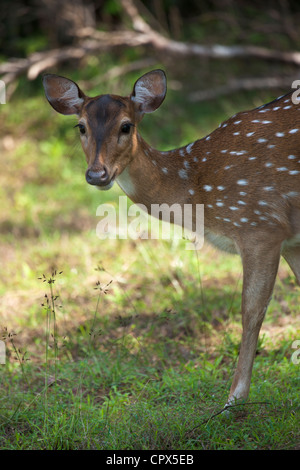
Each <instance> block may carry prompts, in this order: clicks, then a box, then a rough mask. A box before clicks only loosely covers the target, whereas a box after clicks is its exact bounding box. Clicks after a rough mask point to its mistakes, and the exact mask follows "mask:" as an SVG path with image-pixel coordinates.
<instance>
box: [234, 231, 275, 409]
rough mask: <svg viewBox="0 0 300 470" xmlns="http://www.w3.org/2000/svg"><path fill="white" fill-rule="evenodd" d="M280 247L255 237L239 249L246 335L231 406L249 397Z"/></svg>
mask: <svg viewBox="0 0 300 470" xmlns="http://www.w3.org/2000/svg"><path fill="white" fill-rule="evenodd" d="M241 245H242V244H241ZM280 247H281V241H280V242H279V241H276V242H275V243H274V241H272V240H270V238H268V236H266V238H264V239H263V240H260V241H257V239H256V238H255V239H254V240H252V243H251V240H249V239H247V248H246V249H243V246H242V247H240V248H241V255H242V263H243V293H242V325H243V334H242V343H241V348H240V353H239V359H238V365H237V369H236V371H235V374H234V378H233V382H232V385H231V389H230V394H229V399H228V404H233V403H234V402H235V401H236V400H240V399H247V397H248V395H249V389H250V382H251V374H252V367H253V362H254V358H255V353H256V347H257V340H258V335H259V331H260V328H261V325H262V322H263V319H264V316H265V313H266V310H267V307H268V303H269V301H270V299H271V296H272V291H273V287H274V283H275V278H276V274H277V270H278V264H279V259H280Z"/></svg>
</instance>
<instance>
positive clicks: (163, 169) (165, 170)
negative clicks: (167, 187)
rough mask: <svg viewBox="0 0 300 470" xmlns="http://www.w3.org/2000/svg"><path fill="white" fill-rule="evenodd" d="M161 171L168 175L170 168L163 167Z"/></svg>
mask: <svg viewBox="0 0 300 470" xmlns="http://www.w3.org/2000/svg"><path fill="white" fill-rule="evenodd" d="M161 171H162V172H163V173H164V174H165V175H166V174H167V173H168V168H165V167H164V168H162V169H161Z"/></svg>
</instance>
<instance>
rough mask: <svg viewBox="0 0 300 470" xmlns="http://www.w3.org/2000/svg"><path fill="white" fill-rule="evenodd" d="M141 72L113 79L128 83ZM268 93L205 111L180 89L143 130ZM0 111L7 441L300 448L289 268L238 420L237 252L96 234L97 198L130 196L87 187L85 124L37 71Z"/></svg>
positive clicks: (199, 125) (152, 134)
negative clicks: (227, 407) (234, 400)
mask: <svg viewBox="0 0 300 470" xmlns="http://www.w3.org/2000/svg"><path fill="white" fill-rule="evenodd" d="M105 60H106V61H107V63H106V62H105V61H104V64H105V65H106V67H107V68H108V67H109V66H110V62H109V58H106V59H105ZM96 65H97V64H96ZM96 65H95V64H94V63H93V65H90V66H88V67H87V69H86V71H85V73H86V75H87V76H93V73H94V74H95V68H96ZM98 65H99V64H98ZM104 68H105V67H104ZM103 71H105V70H103ZM60 73H61V74H62V75H64V74H65V75H67V76H72V74H70V72H69V71H63V70H61V71H60ZM73 78H75V79H78V73H74V76H73ZM136 78H137V77H136V76H134V74H132V75H130V76H129V77H128V78H126V80H125V81H124V83H123V82H122V84H120V83H112V84H108V83H107V84H105V83H104V84H103V85H102V86H103V88H105V89H106V90H108V89H109V90H110V89H111V88H113V89H112V91H113V92H117V88H118V86H121V88H122V92H123V93H128V91H129V90H130V88H131V85H132V83H133V82H134V80H135V79H136ZM269 98H270V99H271V98H272V97H266V98H265V101H267V100H268V99H269ZM258 104H260V103H257V96H254V97H251V95H244V96H243V97H241V99H240V101H239V103H238V109H237V105H236V104H233V103H230V102H229V101H228V100H224V101H220V102H219V103H218V106H217V107H216V106H213V104H212V103H211V104H209V103H206V104H203V105H201V106H199V105H196V104H191V103H188V102H187V101H186V100H185V98H184V96H183V95H181V98H180V97H179V96H178V94H176V93H175V92H174V91H172V90H170V93H169V94H168V98H167V100H166V103H164V105H163V109H161V110H159V111H158V112H157V113H155V114H154V115H153V116H148V117H146V118H145V120H144V121H145V122H144V123H143V125H142V126H141V132H142V134H143V136H144V137H145V139H146V140H148V141H149V142H150V143H151V144H152V145H153V146H157V147H158V148H161V149H168V148H171V147H175V146H176V145H183V144H185V143H187V142H190V141H192V140H194V139H195V138H198V137H200V136H202V135H205V134H206V133H208V132H210V131H211V130H212V129H213V128H214V127H217V126H218V124H219V123H220V122H221V121H222V120H224V119H226V118H227V117H228V116H229V115H230V114H234V113H235V112H236V111H238V110H239V109H243V108H244V109H246V108H251V107H253V106H256V105H258ZM1 114H2V117H3V119H2V123H3V124H2V128H1V131H0V132H1V136H2V148H1V152H2V153H1V155H2V157H3V158H2V172H1V174H0V183H1V184H0V203H1V214H0V227H1V235H0V236H1V239H0V240H1V244H0V255H1V271H0V295H1V305H0V308H1V313H0V315H1V317H0V325H1V327H2V334H3V338H4V339H5V342H6V350H7V360H6V364H5V365H0V369H1V383H0V448H1V449H107V450H116V449H182V450H184V449H186V450H194V449H292V448H296V447H297V446H298V447H299V440H300V439H299V365H297V364H293V362H292V361H291V356H292V354H293V352H294V350H293V349H292V343H293V341H295V340H296V339H299V338H300V331H299V323H298V317H297V316H298V315H299V309H298V305H299V290H298V288H297V287H296V286H295V281H294V278H293V277H292V276H291V274H290V272H289V271H288V269H287V266H286V264H284V263H282V265H281V267H280V271H279V276H278V280H277V283H276V287H275V292H274V297H273V300H272V302H271V304H270V307H269V309H268V313H267V317H266V320H265V322H264V326H263V329H262V333H261V337H260V342H259V346H258V354H257V358H256V361H255V365H254V371H253V380H252V387H251V393H250V398H249V402H248V403H247V404H243V405H241V406H239V407H236V408H234V409H232V413H231V417H230V418H228V417H226V416H224V415H222V414H219V412H220V411H221V410H222V408H223V406H224V404H225V403H226V399H227V395H228V391H229V388H230V383H231V380H232V376H233V372H234V367H235V364H236V360H237V355H238V350H239V342H240V335H241V323H240V313H239V312H240V293H241V264H240V260H239V259H238V258H237V257H234V256H230V255H226V254H222V253H217V252H216V251H215V250H213V249H212V248H210V247H207V246H206V247H204V248H203V249H202V250H200V251H199V252H198V253H195V252H191V251H187V250H186V249H185V243H186V242H185V241H184V240H182V241H171V242H169V241H164V240H140V239H138V240H99V239H98V238H97V236H96V226H97V223H98V221H99V219H98V218H97V216H96V209H97V207H98V205H99V204H101V203H104V202H109V203H113V204H114V205H115V206H116V207H117V205H118V196H119V195H121V194H122V193H121V191H120V190H119V189H118V188H117V187H114V188H113V189H112V190H111V191H108V192H102V193H100V192H99V191H96V190H94V189H93V188H92V187H89V186H88V185H87V184H86V183H85V181H84V172H85V161H84V157H83V155H82V151H81V149H80V146H79V144H78V138H77V137H78V136H77V133H76V132H75V129H73V125H74V124H75V121H74V119H73V118H72V117H71V118H65V117H62V116H59V115H57V114H55V113H54V112H53V111H52V109H51V108H50V107H49V105H48V104H47V103H46V101H45V99H44V97H43V94H42V88H41V83H40V81H36V82H34V83H32V84H28V83H27V82H26V81H25V80H21V82H20V86H19V88H18V90H17V92H16V94H15V95H14V97H13V99H12V101H11V102H9V103H8V104H7V105H5V106H3V107H1ZM174 129H176V132H174ZM55 271H56V274H54V273H55ZM61 271H62V273H61V274H59V273H60V272H61ZM52 274H53V275H52ZM50 280H51V282H49V281H50ZM43 281H44V282H43ZM52 281H55V282H52ZM45 294H46V296H47V297H45Z"/></svg>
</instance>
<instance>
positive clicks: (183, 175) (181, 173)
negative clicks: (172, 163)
mask: <svg viewBox="0 0 300 470" xmlns="http://www.w3.org/2000/svg"><path fill="white" fill-rule="evenodd" d="M178 175H179V177H180V178H181V179H183V180H187V179H188V175H187V171H186V170H185V169H184V168H181V169H180V170H179V171H178Z"/></svg>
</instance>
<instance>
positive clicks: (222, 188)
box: [217, 186, 225, 191]
mask: <svg viewBox="0 0 300 470" xmlns="http://www.w3.org/2000/svg"><path fill="white" fill-rule="evenodd" d="M217 189H218V190H219V191H224V189H225V187H224V186H217Z"/></svg>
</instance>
